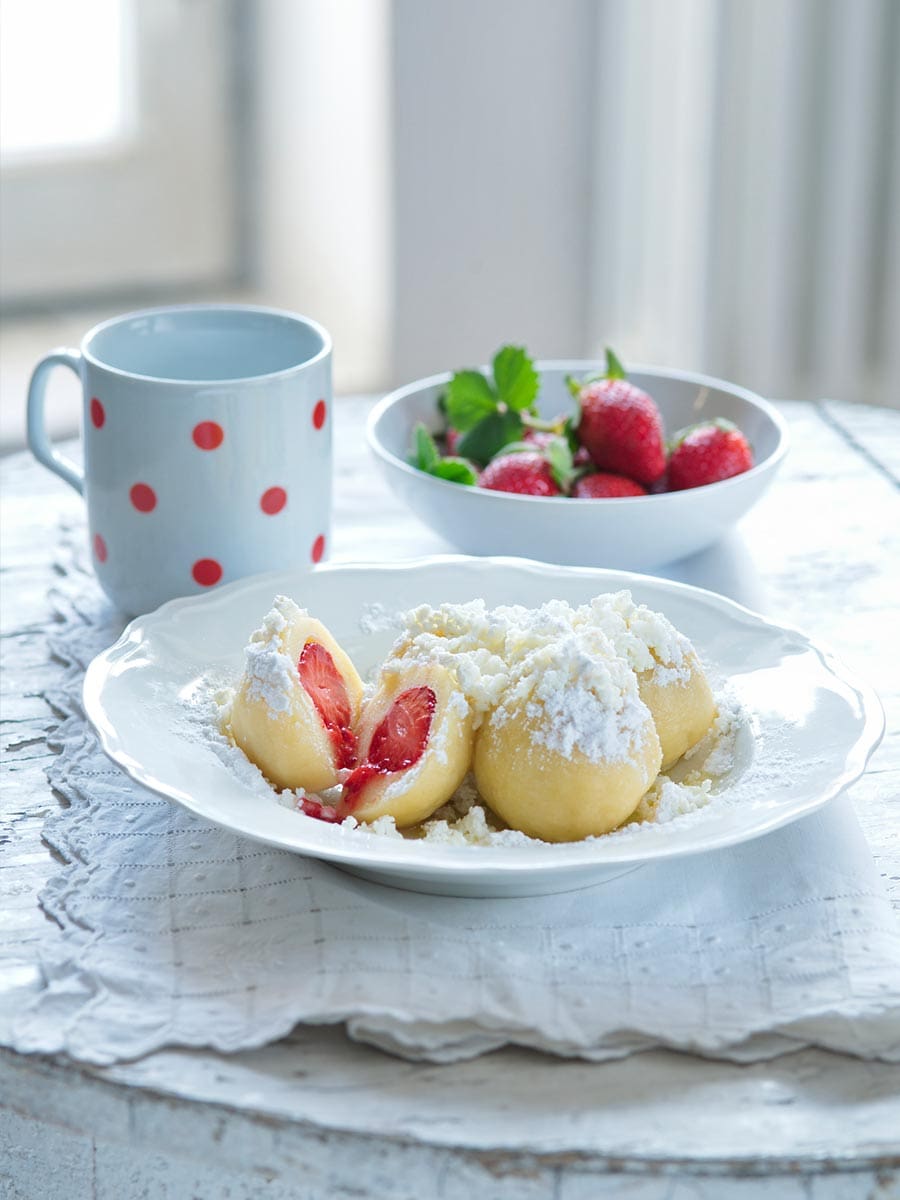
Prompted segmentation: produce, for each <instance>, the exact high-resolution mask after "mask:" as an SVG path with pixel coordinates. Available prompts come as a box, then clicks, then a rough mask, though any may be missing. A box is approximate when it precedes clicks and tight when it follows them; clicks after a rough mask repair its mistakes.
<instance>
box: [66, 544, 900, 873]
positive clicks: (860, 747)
mask: <svg viewBox="0 0 900 1200" xmlns="http://www.w3.org/2000/svg"><path fill="white" fill-rule="evenodd" d="M626 587H627V588H630V589H631V591H632V593H633V595H634V597H635V599H636V600H637V601H639V602H641V603H645V604H648V605H650V606H651V607H652V608H654V609H658V610H659V611H661V612H663V613H665V614H666V616H667V617H669V619H670V620H671V621H672V622H673V623H674V624H675V626H676V627H677V628H678V629H680V630H681V631H682V632H684V633H685V634H686V635H687V636H688V637H689V638H691V640H692V641H693V642H694V644H695V645H696V646H697V648H698V650H699V651H700V653H701V655H702V656H703V658H704V659H705V660H706V661H707V662H708V663H710V664H714V665H715V667H716V668H717V669H718V670H719V671H720V672H721V674H722V675H723V676H725V677H727V678H728V680H729V686H730V688H731V690H732V692H733V694H734V695H735V697H736V698H737V699H738V700H739V701H740V702H741V703H742V704H743V705H744V706H745V707H746V708H747V709H748V710H749V711H750V712H751V713H752V714H753V718H754V721H755V723H756V726H757V729H756V734H755V736H754V737H752V738H751V737H749V735H748V736H747V737H745V739H744V741H743V744H742V745H741V746H740V747H739V753H738V756H737V758H738V765H737V767H736V769H735V771H734V773H733V776H732V777H731V778H730V779H728V780H726V781H725V784H724V785H723V789H722V794H721V797H720V799H719V800H717V801H716V802H715V803H714V804H712V805H710V807H708V808H706V809H704V810H702V811H700V812H698V813H693V814H691V815H690V816H689V817H682V818H677V819H676V820H675V821H672V822H670V823H668V824H665V825H659V826H642V827H640V828H638V829H633V830H629V831H628V832H627V833H626V834H624V835H622V834H613V835H611V836H608V837H606V838H601V839H596V840H592V841H588V842H574V843H568V844H565V845H541V844H535V845H525V846H486V847H476V846H442V845H436V844H431V843H425V842H421V841H418V842H417V841H398V840H392V839H388V838H382V837H377V836H374V835H372V834H370V833H366V832H364V831H360V830H348V829H343V828H341V827H339V826H334V825H328V824H325V823H323V822H320V821H316V820H313V819H311V818H309V817H306V816H304V815H302V814H300V813H296V812H293V811H291V810H289V809H287V808H284V807H283V806H281V805H280V804H278V802H277V801H276V799H275V798H274V794H273V797H272V799H271V801H269V800H268V798H266V797H261V796H259V795H257V794H254V793H253V792H251V791H250V790H249V789H248V788H247V786H246V785H244V784H242V783H241V781H240V780H239V779H238V777H237V775H236V774H235V773H234V772H233V771H232V770H231V768H229V767H228V766H227V765H226V763H225V762H223V761H221V760H220V758H218V757H217V756H216V754H215V752H214V750H213V748H212V747H211V745H209V744H207V743H205V742H203V741H202V740H198V739H197V738H196V736H191V733H190V730H189V726H187V725H186V723H185V721H184V719H183V713H184V707H185V697H189V696H191V695H194V694H196V692H197V689H198V688H202V687H204V686H206V685H205V679H206V678H208V677H209V675H210V673H212V674H214V675H216V676H221V675H222V674H223V673H225V674H230V675H231V676H233V677H234V678H237V676H238V675H239V674H240V671H241V668H242V657H243V656H242V651H243V647H244V645H245V644H246V641H247V638H248V635H249V633H250V631H251V630H252V629H254V628H255V627H256V626H258V624H259V622H260V619H261V617H262V616H263V615H264V613H265V612H267V611H268V609H269V607H270V605H271V601H272V598H273V596H274V595H275V594H276V593H278V592H283V593H286V594H287V595H290V596H292V597H293V598H294V599H295V600H297V601H298V603H299V604H301V605H303V606H304V607H306V608H308V609H309V610H310V611H311V612H312V613H314V614H315V615H316V616H318V617H320V618H321V619H322V620H324V621H325V623H326V624H327V625H328V626H329V628H330V629H331V630H332V631H333V633H334V634H335V636H336V637H337V638H338V639H339V641H341V642H342V644H343V645H344V646H345V647H346V649H347V650H348V651H349V653H350V654H351V656H352V657H353V658H354V660H355V661H356V663H357V666H358V667H359V669H360V670H361V671H362V672H363V673H365V672H366V671H367V670H368V669H369V668H370V667H372V666H373V665H374V664H375V663H377V662H378V661H379V660H380V659H381V658H382V657H383V655H384V654H385V652H386V650H387V648H388V646H389V645H390V642H391V640H392V635H391V634H390V633H383V634H376V635H363V634H362V633H361V632H360V627H359V619H360V616H361V614H362V612H363V609H364V607H365V606H366V605H369V604H372V603H378V604H382V605H384V606H385V608H386V609H387V610H389V611H397V610H401V609H405V608H409V607H411V606H412V605H414V604H419V603H424V602H428V603H432V604H438V603H443V602H460V601H465V600H471V599H474V598H476V597H483V598H484V599H485V600H486V601H487V602H488V604H491V605H496V604H510V603H516V604H526V605H529V606H533V605H537V604H540V603H542V602H543V601H545V600H548V599H550V598H552V597H556V598H559V599H563V600H567V601H569V602H570V603H572V604H580V603H583V602H585V601H587V600H589V599H590V598H591V597H593V596H595V595H597V594H598V593H600V592H605V591H614V590H617V589H619V588H626ZM84 701H85V709H86V712H87V714H88V716H89V717H90V719H91V721H92V722H93V723H94V725H95V726H96V728H97V731H98V732H99V734H100V739H101V742H102V744H103V748H104V750H105V751H106V753H107V754H108V755H109V756H110V757H111V758H112V759H113V760H114V761H115V762H117V763H118V764H119V765H120V766H122V767H123V768H124V769H125V770H126V771H127V772H128V774H129V775H131V776H132V778H134V779H135V780H137V781H138V782H139V783H141V784H144V785H145V786H146V787H148V788H151V789H152V790H153V791H156V792H159V793H161V794H162V795H164V796H168V797H170V798H171V799H173V800H177V801H178V802H179V803H180V804H183V805H184V806H185V807H186V808H188V809H190V811H191V812H193V813H196V814H197V816H198V817H201V818H203V819H204V820H208V821H213V822H215V823H217V824H219V825H222V826H224V827H225V828H226V829H229V830H232V831H233V832H234V833H237V834H242V835H244V836H246V837H249V838H253V839H255V840H257V841H261V842H266V843H269V844H271V845H274V846H281V847H283V848H284V849H286V850H291V851H294V852H295V853H298V854H307V855H311V856H312V857H315V858H321V859H326V860H328V861H330V862H333V863H334V864H336V865H338V866H341V867H343V868H345V869H347V870H350V871H353V872H354V873H356V874H359V875H363V876H365V877H366V878H370V879H374V880H377V881H378V882H381V883H387V884H393V885H395V886H397V887H404V888H411V889H413V890H418V891H425V892H434V893H438V894H447V895H468V896H502V895H507V896H514V895H531V894H540V893H545V892H554V891H564V890H567V889H570V888H578V887H585V886H587V885H589V884H592V883H597V882H599V881H601V880H603V879H608V878H612V877H614V876H616V875H621V874H622V873H624V872H625V871H627V870H631V869H633V868H634V867H636V866H638V865H642V864H648V863H653V862H659V861H660V860H662V859H667V858H671V857H673V856H676V855H684V854H697V853H700V852H703V851H708V850H714V849H717V848H719V847H722V846H731V845H734V844H736V843H738V842H743V841H746V840H748V839H750V838H754V837H759V836H760V834H764V833H767V832H769V831H770V830H772V829H776V828H778V826H780V825H784V824H786V823H787V822H789V821H794V820H796V819H797V818H798V817H801V816H803V815H804V814H806V813H809V812H812V811H813V810H814V809H816V808H818V807H819V806H820V805H822V804H824V803H825V802H826V801H827V800H829V799H831V797H833V796H836V795H837V794H838V793H839V792H840V791H842V790H843V789H844V788H845V787H847V786H848V785H849V784H850V783H852V782H853V781H854V780H855V779H857V778H858V777H859V776H860V775H861V774H862V772H863V770H864V769H865V765H866V762H867V760H868V758H869V755H870V754H871V753H872V751H873V750H874V748H875V747H876V746H877V744H878V742H879V740H880V739H881V735H882V732H883V730H884V717H883V713H882V710H881V705H880V703H879V701H878V698H877V697H876V696H875V694H874V692H872V691H871V689H870V688H868V687H866V686H865V685H864V684H862V683H860V682H859V681H858V680H856V679H854V678H853V677H852V675H851V674H850V672H848V671H847V670H846V668H844V667H843V666H842V665H841V664H840V663H838V662H837V661H836V660H835V659H834V658H832V657H831V656H830V655H829V654H826V653H824V652H823V651H822V650H820V649H818V648H817V647H816V646H814V645H813V644H812V643H811V642H810V641H809V639H808V638H806V637H804V636H803V635H802V634H800V633H797V632H796V631H794V630H792V629H786V628H783V627H781V626H778V625H775V624H773V623H771V622H769V621H766V620H764V619H763V618H762V617H759V616H756V615H755V614H754V613H751V612H749V611H748V610H747V609H745V608H742V607H741V606H740V605H738V604H735V603H734V602H733V601H731V600H727V599H725V598H724V597H722V596H718V595H715V594H714V593H712V592H706V591H703V590H702V589H700V588H694V587H689V586H688V585H686V584H680V583H673V582H670V581H668V580H664V579H653V578H648V577H645V576H642V575H634V574H630V573H627V572H622V571H606V570H593V569H590V568H573V567H570V568H565V567H552V566H548V565H546V564H542V563H535V562H528V561H526V560H523V559H509V558H493V559H485V558H466V557H462V556H460V557H455V556H447V557H440V558H430V559H421V560H417V561H412V562H407V563H400V564H395V565H390V566H380V565H335V566H324V567H319V568H316V569H313V570H297V571H293V572H279V573H277V574H270V575H258V576H254V577H253V578H251V579H244V580H239V581H238V582H236V583H233V584H230V585H229V586H227V587H223V588H219V589H217V590H216V591H213V592H210V593H208V594H206V595H203V596H195V597H191V598H189V599H184V600H174V601H172V602H171V603H169V604H165V605H163V607H162V608H160V609H158V610H157V611H156V612H155V613H152V614H151V615H149V616H146V617H140V618H138V619H137V620H136V621H133V622H132V623H131V625H129V626H128V628H127V629H126V630H125V632H124V633H123V635H122V637H121V638H120V639H119V641H118V642H117V643H116V644H115V645H114V646H112V647H111V648H110V649H109V650H107V651H105V652H104V653H103V654H101V655H100V656H99V657H98V658H96V659H95V660H94V662H92V663H91V665H90V667H89V668H88V672H87V676H86V678H85V684H84ZM738 800H739V802H738Z"/></svg>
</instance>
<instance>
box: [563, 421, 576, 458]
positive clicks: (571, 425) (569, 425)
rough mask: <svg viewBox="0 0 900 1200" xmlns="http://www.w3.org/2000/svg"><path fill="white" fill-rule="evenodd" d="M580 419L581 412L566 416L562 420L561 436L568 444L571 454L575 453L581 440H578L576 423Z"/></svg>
mask: <svg viewBox="0 0 900 1200" xmlns="http://www.w3.org/2000/svg"><path fill="white" fill-rule="evenodd" d="M580 420H581V414H580V413H579V414H578V416H573V417H566V419H565V421H564V422H563V430H562V436H563V437H564V438H565V439H566V441H567V442H568V444H569V449H570V450H571V451H572V453H573V454H577V453H578V451H579V450H580V449H581V442H579V440H578V424H579V421H580Z"/></svg>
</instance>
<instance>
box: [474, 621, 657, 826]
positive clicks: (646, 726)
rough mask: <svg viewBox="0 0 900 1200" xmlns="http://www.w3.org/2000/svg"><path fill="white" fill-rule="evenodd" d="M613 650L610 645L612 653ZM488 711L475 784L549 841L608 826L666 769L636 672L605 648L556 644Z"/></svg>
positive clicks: (514, 822) (513, 819)
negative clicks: (603, 654)
mask: <svg viewBox="0 0 900 1200" xmlns="http://www.w3.org/2000/svg"><path fill="white" fill-rule="evenodd" d="M607 653H608V654H611V648H609V649H608V651H607ZM527 670H528V671H529V672H530V674H531V679H530V680H529V679H525V680H520V681H519V683H518V684H517V685H514V686H513V688H512V691H511V695H510V696H508V697H506V698H505V699H504V701H503V703H502V704H501V705H500V706H499V707H498V708H496V709H495V710H494V711H493V712H492V713H491V714H490V715H489V716H488V718H487V720H486V721H485V723H484V725H483V726H482V727H481V729H480V730H479V732H478V735H477V738H476V742H475V761H474V769H475V782H476V784H477V786H478V790H479V792H480V793H481V795H482V796H483V797H484V799H485V800H486V801H487V803H488V804H489V805H490V807H491V808H492V809H493V810H494V812H496V813H497V815H498V816H499V817H501V818H502V819H503V820H504V821H505V822H506V823H507V824H508V825H509V826H511V827H512V828H513V829H518V830H521V832H522V833H526V834H528V835H529V836H530V837H535V838H540V839H541V840H542V841H547V842H574V841H580V840H581V839H582V838H585V837H590V836H592V835H593V836H596V835H599V834H603V833H609V832H610V830H612V829H616V828H617V827H618V826H619V825H621V824H622V822H623V821H625V820H626V819H627V818H628V817H629V816H630V815H631V814H632V813H633V812H634V810H635V808H636V807H637V805H638V803H639V802H640V799H641V797H642V796H643V795H644V793H645V792H646V791H647V789H648V788H649V787H650V786H651V784H652V783H653V781H654V780H655V779H656V776H657V774H658V773H659V768H660V763H661V761H662V751H661V749H660V745H659V738H658V737H657V733H656V727H655V725H654V723H653V718H652V717H651V715H650V712H649V710H648V709H647V707H646V705H645V704H643V702H642V701H641V699H640V697H639V696H638V690H637V681H636V679H635V676H634V673H633V672H632V671H631V669H630V668H629V667H628V665H627V664H626V663H625V662H623V661H622V660H621V659H618V658H615V657H614V656H611V657H601V656H599V655H597V653H596V647H595V646H592V647H588V648H587V651H586V650H585V648H584V647H578V646H573V645H571V644H570V645H569V646H563V645H562V644H558V645H557V646H551V647H548V648H546V649H545V650H544V651H542V652H540V653H538V654H537V655H535V656H533V661H532V662H531V663H529V664H527Z"/></svg>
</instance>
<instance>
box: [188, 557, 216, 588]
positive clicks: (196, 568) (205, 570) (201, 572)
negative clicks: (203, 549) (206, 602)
mask: <svg viewBox="0 0 900 1200" xmlns="http://www.w3.org/2000/svg"><path fill="white" fill-rule="evenodd" d="M191 574H192V575H193V577H194V580H195V582H197V583H199V584H200V586H201V587H212V585H213V584H214V583H218V582H219V580H220V579H221V578H222V568H221V566H220V565H219V564H218V563H217V562H216V560H215V559H214V558H198V559H197V561H196V562H195V563H194V565H193V566H192V567H191Z"/></svg>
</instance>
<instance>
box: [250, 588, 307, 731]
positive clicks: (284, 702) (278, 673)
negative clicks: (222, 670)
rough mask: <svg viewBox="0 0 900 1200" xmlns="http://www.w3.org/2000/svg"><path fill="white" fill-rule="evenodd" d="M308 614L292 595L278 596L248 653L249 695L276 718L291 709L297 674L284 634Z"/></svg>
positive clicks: (252, 640)
mask: <svg viewBox="0 0 900 1200" xmlns="http://www.w3.org/2000/svg"><path fill="white" fill-rule="evenodd" d="M306 615H307V614H306V612H305V610H304V609H301V608H299V607H298V606H297V605H296V604H295V603H294V601H293V600H291V599H290V597H289V596H276V597H275V600H274V602H273V605H272V608H271V610H270V611H269V612H268V613H267V614H266V616H265V617H264V618H263V623H262V625H261V626H260V628H259V629H257V630H255V631H254V632H253V633H252V634H251V635H250V641H249V643H248V645H247V648H246V649H245V651H244V662H245V679H246V688H247V696H248V698H249V699H250V700H261V701H262V702H263V704H265V706H266V708H267V709H268V711H269V715H270V716H272V717H274V716H275V714H276V713H284V712H290V710H291V707H292V704H293V695H294V691H295V688H296V686H297V671H296V665H295V663H293V662H292V661H291V659H290V658H289V657H288V655H287V654H285V652H284V633H285V631H286V630H287V629H288V627H289V626H290V625H291V624H292V623H293V622H294V621H295V620H296V619H297V618H298V617H304V616H306Z"/></svg>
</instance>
